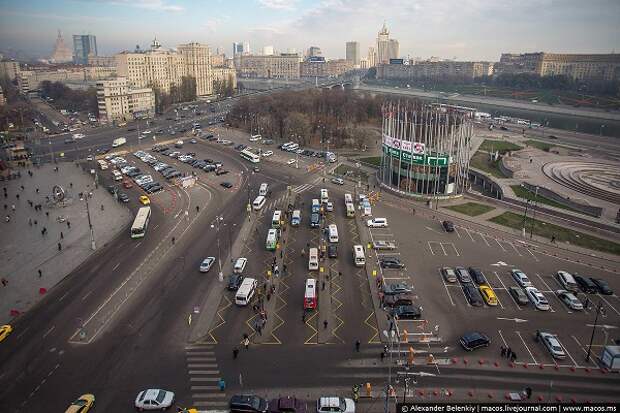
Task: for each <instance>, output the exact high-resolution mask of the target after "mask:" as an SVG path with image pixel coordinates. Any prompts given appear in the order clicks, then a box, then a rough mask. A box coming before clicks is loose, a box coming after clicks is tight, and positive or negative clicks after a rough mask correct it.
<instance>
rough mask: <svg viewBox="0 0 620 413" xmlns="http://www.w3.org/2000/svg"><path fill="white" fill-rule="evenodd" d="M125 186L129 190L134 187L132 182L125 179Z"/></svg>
mask: <svg viewBox="0 0 620 413" xmlns="http://www.w3.org/2000/svg"><path fill="white" fill-rule="evenodd" d="M123 186H124V187H125V188H127V189H129V188H131V187H132V186H133V184H132V183H131V181H130V180H129V179H125V180H123Z"/></svg>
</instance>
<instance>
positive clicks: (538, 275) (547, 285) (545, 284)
mask: <svg viewBox="0 0 620 413" xmlns="http://www.w3.org/2000/svg"><path fill="white" fill-rule="evenodd" d="M535 274H536V276H537V277H538V279H539V280H540V282H541V283H543V284H544V286H545V289H546V290H547V291H550V292H553V289H552V288H551V287H549V284H547V283H546V282H545V280H543V278H542V277H541V276H540V274H538V273H535Z"/></svg>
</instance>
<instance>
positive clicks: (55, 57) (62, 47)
mask: <svg viewBox="0 0 620 413" xmlns="http://www.w3.org/2000/svg"><path fill="white" fill-rule="evenodd" d="M72 61H73V52H72V51H71V49H70V48H69V47H67V45H66V44H65V40H64V39H63V37H62V33H61V32H60V30H58V37H57V38H56V44H54V50H53V51H52V55H51V56H50V62H52V63H70V62H72Z"/></svg>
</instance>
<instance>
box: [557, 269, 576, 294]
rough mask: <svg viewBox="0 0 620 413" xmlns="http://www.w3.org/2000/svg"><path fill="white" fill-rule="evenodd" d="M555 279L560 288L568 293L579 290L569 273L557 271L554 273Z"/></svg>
mask: <svg viewBox="0 0 620 413" xmlns="http://www.w3.org/2000/svg"><path fill="white" fill-rule="evenodd" d="M556 277H557V278H558V281H559V282H560V284H562V287H564V289H566V290H568V291H574V292H577V291H578V290H579V286H578V285H577V281H575V277H573V275H572V274H571V273H569V272H566V271H558V272H557V273H556Z"/></svg>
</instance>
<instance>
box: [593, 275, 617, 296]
mask: <svg viewBox="0 0 620 413" xmlns="http://www.w3.org/2000/svg"><path fill="white" fill-rule="evenodd" d="M590 281H592V282H593V283H594V285H595V286H596V288H597V290H598V292H599V293H601V294H604V295H613V294H614V292H613V290H612V289H611V288H609V284H607V281H605V280H603V279H601V278H592V277H590Z"/></svg>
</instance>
